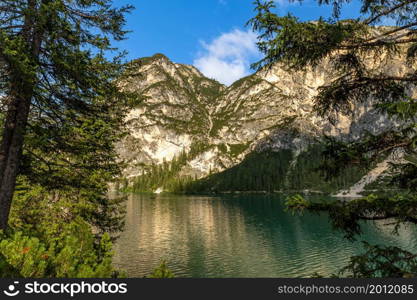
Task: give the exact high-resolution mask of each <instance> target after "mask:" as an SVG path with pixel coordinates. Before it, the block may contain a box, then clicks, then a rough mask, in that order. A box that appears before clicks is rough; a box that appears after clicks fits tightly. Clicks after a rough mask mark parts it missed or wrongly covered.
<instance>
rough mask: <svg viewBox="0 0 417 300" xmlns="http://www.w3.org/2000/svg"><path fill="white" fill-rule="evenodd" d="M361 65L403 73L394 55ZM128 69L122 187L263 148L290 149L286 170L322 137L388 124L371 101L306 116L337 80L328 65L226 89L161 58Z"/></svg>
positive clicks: (188, 172)
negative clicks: (331, 116) (172, 165)
mask: <svg viewBox="0 0 417 300" xmlns="http://www.w3.org/2000/svg"><path fill="white" fill-rule="evenodd" d="M367 63H369V65H372V66H374V69H375V72H384V73H390V74H393V75H395V74H401V73H403V72H405V68H406V67H405V64H404V63H403V62H402V60H401V58H392V57H391V58H389V59H388V58H384V57H380V60H379V61H378V62H375V61H373V60H371V59H369V60H368V62H367ZM129 69H130V70H131V71H130V72H131V74H130V78H129V80H126V81H124V82H123V88H125V89H128V90H134V91H136V92H139V94H141V95H142V96H141V98H140V99H138V101H137V103H136V104H135V105H134V107H133V108H132V110H131V111H130V113H129V115H128V116H127V119H126V121H127V124H128V127H129V132H130V134H129V135H128V136H127V137H126V138H125V139H124V140H123V141H122V142H121V143H120V144H119V145H118V149H119V153H120V156H121V158H122V159H123V160H124V161H125V162H127V165H128V167H127V168H126V169H125V172H124V177H125V178H127V179H128V181H129V182H130V183H132V182H134V181H135V178H137V177H140V176H141V175H145V174H149V172H152V170H153V169H155V166H157V165H162V164H165V165H167V164H168V163H169V162H170V161H172V160H173V159H174V161H175V162H176V169H175V171H174V170H173V171H172V172H171V175H170V176H175V177H181V176H188V177H189V178H191V177H192V178H193V179H194V180H195V179H199V178H204V177H206V176H208V175H209V174H214V173H219V172H221V171H224V170H227V169H230V168H232V167H234V166H236V165H238V164H240V163H241V162H242V161H244V159H245V158H247V157H248V155H249V154H250V153H253V152H257V153H259V152H265V151H269V152H279V151H282V150H290V151H291V153H292V155H291V158H290V160H291V162H290V164H289V167H288V168H287V169H288V170H287V171H284V172H289V171H290V170H291V166H292V165H294V164H296V160H297V157H298V155H299V154H300V153H303V151H306V150H307V149H308V147H309V145H311V144H314V143H315V141H317V140H318V139H320V137H322V136H323V135H324V134H326V135H333V136H337V137H338V138H341V139H349V140H352V139H358V138H360V136H361V135H362V134H363V133H364V132H365V131H370V132H374V133H375V132H379V131H382V130H385V129H386V128H388V127H390V126H395V125H394V124H393V123H391V122H390V121H389V120H388V119H387V117H386V116H383V115H380V114H379V113H377V112H376V111H375V110H374V109H373V106H372V99H367V101H364V103H363V104H361V105H358V106H357V107H354V108H353V111H354V113H353V115H349V116H347V115H342V114H340V115H337V116H336V118H335V119H336V122H335V123H331V122H329V121H328V119H327V118H322V117H319V116H318V115H317V114H316V113H315V112H314V111H313V104H314V103H313V99H314V96H315V95H317V93H318V88H319V87H320V86H323V85H325V84H327V83H329V82H330V81H331V80H332V79H334V78H335V76H337V74H336V73H335V71H334V68H333V66H332V61H326V62H324V63H323V64H321V65H320V66H318V67H315V68H310V69H308V70H305V71H297V72H295V71H287V70H286V69H285V68H283V67H281V66H280V65H276V66H274V67H273V68H271V69H269V70H263V71H260V72H257V73H255V74H254V75H251V76H249V77H246V78H242V79H240V80H239V81H237V82H235V83H234V84H232V85H231V86H229V87H227V86H224V85H222V84H220V83H218V82H216V81H215V80H212V79H208V78H206V77H205V76H204V75H203V74H201V73H200V72H199V71H198V70H197V69H196V68H195V67H193V66H188V65H183V64H176V63H173V62H171V61H170V60H169V59H168V58H167V57H165V56H164V55H161V54H157V55H155V56H153V57H148V58H142V59H138V60H135V61H133V62H131V64H130V68H129ZM180 157H182V159H179V158H180ZM151 166H153V167H151ZM154 187H155V186H154ZM154 187H153V188H154ZM160 188H162V189H164V187H163V186H162V187H160Z"/></svg>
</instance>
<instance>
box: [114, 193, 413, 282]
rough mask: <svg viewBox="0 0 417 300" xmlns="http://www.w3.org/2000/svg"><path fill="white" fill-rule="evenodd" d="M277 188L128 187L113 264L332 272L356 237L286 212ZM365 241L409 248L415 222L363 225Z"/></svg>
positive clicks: (200, 270) (187, 273)
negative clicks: (186, 191) (257, 192)
mask: <svg viewBox="0 0 417 300" xmlns="http://www.w3.org/2000/svg"><path fill="white" fill-rule="evenodd" d="M282 202H283V201H282V199H280V197H278V196H252V195H251V196H248V195H245V196H238V197H236V196H235V197H234V196H228V197H190V196H163V195H161V196H157V197H149V196H145V195H131V196H130V197H129V200H128V201H127V204H126V205H127V216H126V230H125V232H124V233H123V234H122V236H121V238H120V240H119V241H118V243H117V245H115V251H116V257H115V264H116V266H117V267H119V268H122V269H124V270H126V271H127V273H128V275H129V276H131V277H142V276H144V275H147V274H149V273H150V272H151V271H152V269H153V268H154V267H156V266H157V265H158V264H159V262H160V261H161V260H162V259H166V261H167V262H168V265H169V267H170V268H171V269H172V271H173V272H174V273H175V274H176V275H177V276H178V277H298V276H309V275H311V274H312V273H314V272H319V273H321V274H324V275H328V274H331V273H333V272H336V271H337V270H338V269H339V268H340V267H341V266H343V265H345V263H346V262H347V260H348V258H349V257H350V256H351V255H354V254H357V253H360V252H361V250H362V246H361V244H360V243H350V242H348V241H346V240H345V239H343V236H342V234H340V233H335V232H334V231H332V229H331V226H330V225H329V223H328V219H327V217H326V216H325V215H311V214H308V215H304V216H297V215H296V216H293V215H291V214H290V213H286V212H285V211H284V210H283V204H282ZM363 239H365V240H367V241H368V242H370V243H375V244H377V243H378V244H386V245H396V246H399V247H402V248H404V249H408V250H412V249H417V247H416V245H417V241H416V228H415V227H410V228H403V229H401V230H400V235H399V236H397V237H393V236H392V235H391V233H390V229H388V228H386V227H383V226H380V228H379V227H376V226H371V225H368V226H365V231H364V235H363Z"/></svg>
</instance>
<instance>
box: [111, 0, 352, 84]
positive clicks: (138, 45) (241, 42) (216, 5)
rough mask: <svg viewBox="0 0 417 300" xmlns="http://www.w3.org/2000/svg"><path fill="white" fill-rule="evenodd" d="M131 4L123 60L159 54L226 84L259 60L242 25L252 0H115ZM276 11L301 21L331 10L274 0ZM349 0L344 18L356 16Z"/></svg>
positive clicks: (307, 0)
mask: <svg viewBox="0 0 417 300" xmlns="http://www.w3.org/2000/svg"><path fill="white" fill-rule="evenodd" d="M114 3H115V4H116V5H117V6H119V5H124V4H133V5H134V6H135V7H136V9H135V10H134V11H133V13H132V14H131V15H129V16H128V24H127V29H129V30H131V31H132V32H131V33H130V34H129V35H128V40H126V41H122V42H120V43H118V46H119V48H120V49H122V50H127V51H128V52H129V54H128V59H134V58H139V57H143V56H151V55H153V54H155V53H163V54H165V55H166V56H168V57H169V58H170V59H171V60H172V61H174V62H178V63H184V64H192V65H195V66H196V67H198V68H199V69H200V70H201V71H202V72H203V73H204V74H205V75H207V76H208V77H212V78H215V79H217V80H219V81H221V82H223V83H225V84H231V83H232V82H233V81H235V80H237V79H239V78H241V77H243V76H246V75H248V74H249V73H250V72H252V71H251V70H250V68H249V65H250V64H251V63H252V62H254V61H256V60H257V59H259V53H258V52H257V49H256V46H255V42H256V35H255V34H254V33H252V32H250V28H247V27H245V23H246V22H247V21H248V20H249V19H250V18H251V17H253V16H254V14H255V12H254V11H253V8H254V5H253V1H252V0H135V1H134V0H130V1H129V0H116V1H114ZM276 4H277V9H276V12H277V13H279V14H286V13H287V12H291V13H293V14H294V15H296V16H298V17H299V18H301V19H302V20H315V19H317V18H318V17H320V16H329V15H330V13H331V7H323V6H321V7H319V6H318V5H317V4H315V1H314V0H305V1H304V3H303V4H302V5H300V4H299V3H289V2H288V1H287V0H277V1H276ZM357 13H358V2H357V0H353V1H352V3H351V4H349V5H348V6H347V8H346V9H345V10H344V11H343V17H344V18H352V17H355V16H357Z"/></svg>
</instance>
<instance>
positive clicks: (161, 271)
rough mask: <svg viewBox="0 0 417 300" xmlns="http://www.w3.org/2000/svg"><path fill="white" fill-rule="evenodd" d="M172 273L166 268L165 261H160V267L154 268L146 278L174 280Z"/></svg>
mask: <svg viewBox="0 0 417 300" xmlns="http://www.w3.org/2000/svg"><path fill="white" fill-rule="evenodd" d="M174 277H175V275H174V273H172V272H171V270H170V269H169V268H168V266H167V264H166V261H162V263H161V265H160V266H159V267H158V268H156V269H155V270H154V271H153V272H152V274H151V275H149V276H147V278H154V279H157V278H174Z"/></svg>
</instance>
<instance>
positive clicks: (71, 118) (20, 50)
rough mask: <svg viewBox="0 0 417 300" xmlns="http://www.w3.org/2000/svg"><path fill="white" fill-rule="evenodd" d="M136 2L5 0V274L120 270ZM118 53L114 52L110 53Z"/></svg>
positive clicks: (1, 214)
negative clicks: (120, 154) (130, 21)
mask: <svg viewBox="0 0 417 300" xmlns="http://www.w3.org/2000/svg"><path fill="white" fill-rule="evenodd" d="M131 9H132V7H131V6H126V7H122V8H114V6H113V1H101V0H100V1H98V0H92V1H67V0H62V1H38V0H28V1H17V2H16V1H2V2H1V3H0V11H1V12H2V18H1V20H0V74H2V76H1V78H0V94H1V95H2V97H1V111H0V119H1V120H2V122H1V125H2V127H1V129H0V131H1V135H2V139H1V145H0V228H1V229H2V230H1V233H0V265H1V266H2V268H1V269H0V276H3V277H4V276H13V277H111V276H119V275H120V274H118V273H117V272H115V270H113V267H112V265H111V257H112V251H111V241H112V240H113V239H114V238H115V237H116V235H117V232H119V231H120V229H121V228H122V226H123V219H124V218H123V207H122V205H121V201H122V200H123V199H113V200H112V199H109V198H108V197H107V189H108V183H109V182H111V181H112V180H114V178H116V176H118V175H119V174H120V165H119V163H118V162H117V155H116V151H115V148H114V145H115V143H116V141H118V139H119V138H120V137H121V136H122V135H123V133H124V128H123V118H124V115H125V112H126V109H127V108H128V107H127V104H128V103H131V101H132V97H131V96H132V95H129V94H128V93H125V92H122V91H119V88H118V86H117V80H118V79H122V78H123V73H124V66H123V65H122V64H121V58H122V56H121V55H120V54H118V53H117V52H113V51H114V50H117V49H115V48H114V47H113V46H112V45H111V44H110V40H115V41H118V40H122V39H123V38H124V36H125V33H126V32H125V31H124V30H123V26H124V23H125V18H124V16H125V14H126V13H128V12H129V11H130V10H131ZM110 52H112V53H113V54H112V56H113V55H114V56H115V58H114V59H111V60H109V59H107V57H108V54H109V53H110Z"/></svg>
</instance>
